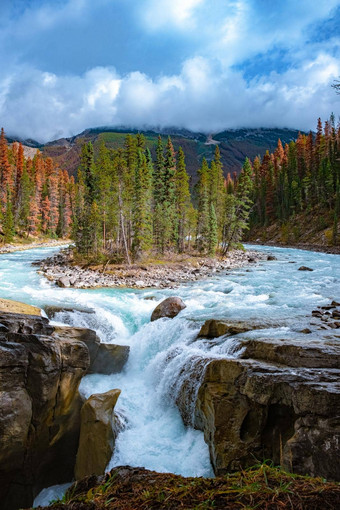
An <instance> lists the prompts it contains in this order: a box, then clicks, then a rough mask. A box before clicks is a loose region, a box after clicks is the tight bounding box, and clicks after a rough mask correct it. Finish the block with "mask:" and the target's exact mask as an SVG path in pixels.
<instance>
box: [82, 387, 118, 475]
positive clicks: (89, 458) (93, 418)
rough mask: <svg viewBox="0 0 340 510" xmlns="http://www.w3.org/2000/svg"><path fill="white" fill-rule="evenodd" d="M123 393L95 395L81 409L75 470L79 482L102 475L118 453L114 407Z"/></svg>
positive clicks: (112, 391) (115, 391)
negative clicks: (88, 477) (114, 454)
mask: <svg viewBox="0 0 340 510" xmlns="http://www.w3.org/2000/svg"><path fill="white" fill-rule="evenodd" d="M119 395H120V390H110V391H108V392H106V393H102V394H96V395H92V396H91V397H90V398H89V399H88V400H87V401H86V402H85V404H84V405H83V407H82V409H81V426H80V439H79V449H78V453H77V461H76V467H75V471H74V474H75V477H76V479H77V480H79V479H81V478H83V477H85V476H88V475H102V474H104V471H105V468H106V466H107V465H108V463H109V461H110V459H111V457H112V453H113V450H114V442H115V438H116V433H115V430H114V420H115V417H114V407H115V405H116V402H117V400H118V397H119Z"/></svg>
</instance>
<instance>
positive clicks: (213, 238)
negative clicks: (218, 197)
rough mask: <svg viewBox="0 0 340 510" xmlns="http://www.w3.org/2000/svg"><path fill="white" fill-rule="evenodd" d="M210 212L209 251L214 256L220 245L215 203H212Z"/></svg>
mask: <svg viewBox="0 0 340 510" xmlns="http://www.w3.org/2000/svg"><path fill="white" fill-rule="evenodd" d="M209 213H210V214H209V238H208V253H209V255H210V256H211V257H213V256H214V255H215V253H216V248H217V245H218V235H217V219H216V213H215V207H214V205H213V204H210V211H209Z"/></svg>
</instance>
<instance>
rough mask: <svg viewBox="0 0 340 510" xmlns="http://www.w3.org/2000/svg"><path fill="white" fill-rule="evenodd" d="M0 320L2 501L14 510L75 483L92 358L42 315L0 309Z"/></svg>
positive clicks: (8, 508) (0, 467)
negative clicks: (83, 386) (82, 388)
mask: <svg viewBox="0 0 340 510" xmlns="http://www.w3.org/2000/svg"><path fill="white" fill-rule="evenodd" d="M28 313H30V312H28ZM0 323H1V324H3V326H4V328H5V329H3V330H2V332H1V335H0V388H1V391H0V501H1V508H3V509H4V510H12V509H13V510H14V509H17V508H19V507H20V508H21V507H25V508H26V507H29V506H31V504H32V502H33V499H34V497H35V496H36V495H37V494H38V493H39V492H40V490H41V489H42V488H44V487H47V486H50V485H54V484H59V483H63V482H67V481H69V480H71V479H72V476H73V470H74V465H75V459H76V453H77V448H78V441H79V431H80V409H81V405H82V400H81V398H80V395H79V391H78V387H79V383H80V380H81V378H82V377H83V375H84V374H85V373H86V372H87V370H88V367H89V354H88V349H87V347H86V345H85V344H84V343H83V342H81V341H79V340H77V339H72V338H66V337H65V338H63V339H61V338H57V337H54V336H53V327H52V326H50V325H49V323H48V320H47V319H45V318H43V317H41V316H39V315H35V316H33V315H25V314H19V313H15V314H11V313H8V312H0Z"/></svg>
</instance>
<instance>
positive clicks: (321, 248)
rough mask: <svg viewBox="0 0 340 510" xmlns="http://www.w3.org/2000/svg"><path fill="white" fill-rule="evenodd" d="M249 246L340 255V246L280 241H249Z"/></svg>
mask: <svg viewBox="0 0 340 510" xmlns="http://www.w3.org/2000/svg"><path fill="white" fill-rule="evenodd" d="M247 242H248V243H249V244H253V245H256V246H273V248H293V249H295V250H305V251H315V252H319V253H330V254H333V255H339V254H340V246H326V245H322V244H311V243H295V244H294V243H291V244H286V243H280V242H279V241H265V242H261V241H253V240H250V241H247Z"/></svg>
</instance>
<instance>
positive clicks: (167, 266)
mask: <svg viewBox="0 0 340 510" xmlns="http://www.w3.org/2000/svg"><path fill="white" fill-rule="evenodd" d="M172 257H173V258H174V260H172V261H171V262H169V261H162V263H161V264H156V263H149V264H147V265H144V264H134V265H131V266H127V265H117V264H116V265H114V264H112V265H105V266H102V265H97V266H90V267H87V266H84V267H81V266H79V265H75V264H74V261H73V252H72V250H62V251H60V252H58V253H57V254H56V255H54V256H53V257H50V258H48V259H46V260H43V261H41V262H40V263H38V265H40V269H41V272H42V274H44V276H46V278H48V279H49V280H50V281H53V282H55V283H56V284H57V285H58V286H61V287H74V288H84V289H87V288H95V287H134V288H153V287H155V288H175V287H177V286H178V285H180V284H182V283H185V282H191V281H196V280H199V279H202V278H207V277H211V276H213V275H215V274H218V273H222V274H224V273H225V271H226V270H230V269H234V268H239V267H244V266H248V265H249V264H252V265H253V264H254V263H256V262H258V261H260V260H267V255H266V254H265V253H261V252H257V251H246V252H244V251H242V250H234V251H232V252H230V253H229V254H228V256H227V257H226V258H224V259H215V258H213V259H212V258H203V257H190V256H186V255H183V257H182V258H181V259H179V260H178V261H176V257H175V256H174V255H172Z"/></svg>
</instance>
